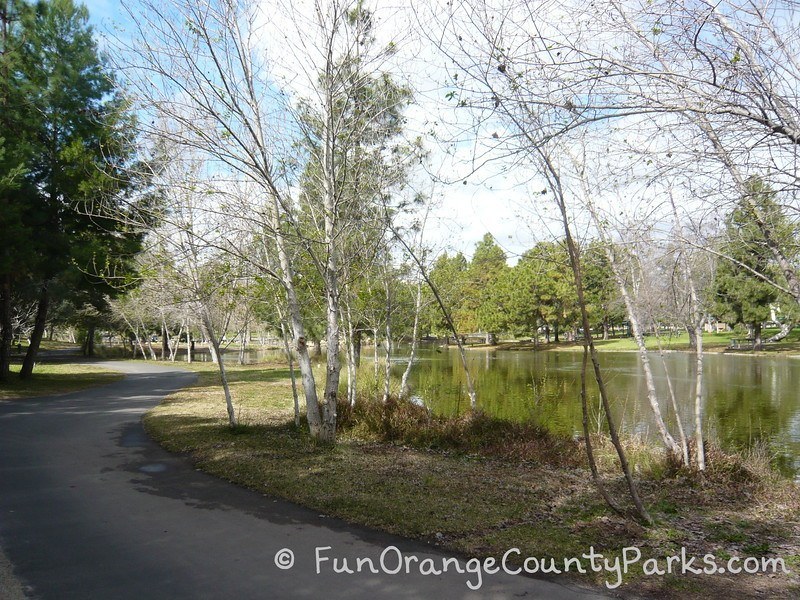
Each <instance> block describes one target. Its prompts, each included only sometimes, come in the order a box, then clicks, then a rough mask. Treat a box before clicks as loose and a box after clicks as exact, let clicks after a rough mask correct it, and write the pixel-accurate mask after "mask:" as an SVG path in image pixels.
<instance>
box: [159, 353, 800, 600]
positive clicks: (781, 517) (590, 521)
mask: <svg viewBox="0 0 800 600" xmlns="http://www.w3.org/2000/svg"><path fill="white" fill-rule="evenodd" d="M193 368H194V369H196V370H197V371H198V372H199V373H200V378H199V381H198V383H197V384H196V385H195V386H194V387H191V388H187V389H185V390H183V391H181V392H178V393H177V394H174V395H173V396H171V397H170V398H168V399H167V400H166V401H165V402H164V403H162V404H161V405H160V406H159V407H157V408H155V409H153V410H152V411H151V412H150V413H148V415H147V416H146V417H145V426H146V428H147V429H148V431H149V432H150V434H151V435H152V436H153V437H155V438H156V439H157V440H159V441H160V442H161V443H162V444H163V445H164V446H165V447H166V448H168V449H170V450H172V451H175V452H182V453H188V454H189V455H190V456H191V458H192V460H193V461H195V462H196V463H197V465H198V466H199V467H200V468H202V469H203V470H205V471H208V472H209V473H212V474H215V475H217V476H220V477H223V478H225V479H228V480H231V481H234V482H236V483H239V484H241V485H244V486H247V487H250V488H252V489H254V490H257V491H259V492H261V493H267V494H273V495H277V496H281V497H284V498H287V499H289V500H292V501H295V502H298V503H301V504H304V505H307V506H310V507H313V508H315V509H317V510H320V511H323V512H325V513H327V514H331V515H335V516H338V517H341V518H344V519H346V520H349V521H351V522H355V523H361V524H364V525H368V526H372V527H377V528H380V529H384V530H386V531H390V532H394V533H398V534H401V535H406V536H411V537H415V538H419V539H423V540H428V541H431V542H432V543H435V544H437V545H440V546H442V547H443V548H444V549H446V550H450V551H454V552H460V553H464V554H466V555H471V556H475V555H478V556H484V555H485V556H488V555H494V556H498V557H499V556H501V555H502V553H503V552H505V550H507V549H508V548H511V547H518V548H520V550H521V551H522V556H529V555H530V556H537V557H543V556H547V557H555V558H558V559H561V558H563V557H570V556H580V555H581V554H582V553H584V552H587V551H588V549H589V547H590V546H594V548H595V549H596V550H598V551H600V552H607V553H610V554H612V555H613V556H619V555H620V553H621V550H622V548H624V547H628V546H637V547H639V548H640V549H641V550H642V552H643V554H644V555H645V556H653V557H663V556H666V555H670V554H675V553H680V550H681V547H685V548H687V552H688V553H689V554H690V555H692V554H694V555H698V556H701V557H702V556H703V555H704V554H706V553H708V552H711V553H714V554H716V555H717V556H718V557H719V558H720V559H724V558H725V557H729V556H749V555H765V556H780V557H782V558H783V559H784V560H786V561H787V565H788V567H789V569H791V570H793V571H797V570H800V548H798V544H800V524H798V521H800V494H798V493H797V492H798V490H797V487H796V486H793V485H791V484H789V483H787V482H785V481H781V480H779V479H778V478H777V477H776V476H774V475H772V474H770V473H768V471H767V469H765V468H764V466H763V462H762V463H761V464H759V461H758V460H751V461H750V462H749V463H747V464H744V465H742V464H741V462H740V461H737V460H733V459H731V458H730V457H726V456H723V455H721V454H715V455H714V456H712V459H716V460H713V462H712V464H713V465H714V468H713V469H712V472H711V473H709V475H708V477H706V478H699V477H696V476H694V475H691V474H687V473H680V472H678V473H674V472H670V471H669V470H666V469H664V468H663V464H662V463H661V461H659V460H657V459H654V458H653V456H652V454H651V453H650V452H648V451H647V450H645V449H642V448H634V447H632V448H631V449H630V450H631V458H632V460H633V462H634V463H635V464H636V469H637V471H638V473H639V478H640V485H641V492H642V494H643V496H644V498H645V501H646V503H647V504H648V506H649V507H650V508H651V510H652V512H653V514H654V516H655V518H656V519H657V524H656V525H655V526H654V527H652V528H648V529H645V528H643V527H641V526H639V525H637V524H635V523H632V522H630V521H626V520H625V519H622V518H619V517H617V516H614V515H612V514H610V513H609V512H608V511H607V510H606V509H605V507H604V505H603V504H602V502H601V501H600V500H598V495H597V493H596V491H595V490H594V489H593V487H592V485H591V483H590V481H591V480H590V477H589V475H588V472H587V471H586V470H585V469H584V468H576V467H574V466H558V465H557V464H552V461H551V462H549V463H545V462H538V461H535V460H529V461H526V462H520V461H518V460H517V461H511V460H499V459H496V458H495V459H492V458H489V457H486V456H478V455H474V454H463V453H462V454H459V453H452V452H451V453H446V452H441V451H432V450H429V449H428V450H426V449H420V448H416V449H415V448H410V447H406V446H401V445H397V444H387V443H384V442H381V441H379V440H378V439H377V437H376V436H370V435H364V432H363V431H361V430H359V429H355V430H350V431H344V432H342V434H341V435H340V439H341V441H340V443H339V444H338V445H337V446H336V448H334V449H330V448H319V447H316V446H315V445H314V443H313V442H312V441H311V440H310V439H309V438H308V436H307V435H306V434H305V433H304V432H303V431H297V430H295V428H294V427H293V425H292V424H291V419H292V412H291V391H290V387H289V384H288V380H287V378H286V376H287V373H286V370H285V368H283V367H279V366H263V365H262V366H258V367H232V368H231V369H230V370H229V377H230V380H231V382H232V391H233V394H234V398H235V402H236V405H237V406H238V407H239V411H240V422H241V425H240V426H239V427H238V428H236V429H233V430H232V429H231V428H229V427H228V426H227V425H226V421H225V410H224V400H223V399H222V394H221V391H220V389H219V387H218V385H217V376H216V373H215V372H214V371H213V368H214V367H213V365H207V364H195V365H193ZM356 431H359V434H358V435H356V433H355V432H356ZM599 454H600V457H601V461H602V465H603V469H604V471H605V474H606V477H607V478H608V483H609V484H610V487H611V488H612V490H613V492H614V494H615V495H616V496H617V497H618V498H624V487H623V485H622V482H621V481H620V479H619V478H618V477H617V476H616V473H615V472H614V471H613V468H614V467H613V461H612V460H611V452H610V449H609V448H608V447H605V446H603V444H602V443H600V448H599ZM572 458H574V457H569V460H567V461H566V462H567V463H571V462H572ZM562 577H564V576H563V575H562ZM626 580H627V581H628V583H626V585H625V586H624V587H623V590H627V592H628V593H635V594H640V595H645V596H652V597H658V598H686V597H697V598H705V597H714V596H717V595H719V594H725V595H727V596H728V597H753V598H756V597H763V595H764V594H766V595H769V596H770V597H775V598H780V597H784V598H796V597H798V594H800V583H799V580H798V577H797V574H796V573H794V574H792V575H783V574H779V575H776V576H775V577H767V576H766V575H739V576H737V577H736V579H735V581H734V582H733V584H734V585H735V587H736V590H737V591H736V594H737V595H736V596H733V595H731V592H730V587H731V585H732V580H731V579H728V578H726V577H722V576H692V577H689V576H664V577H642V576H640V575H639V576H637V575H635V574H631V575H628V576H627V577H626ZM583 581H584V582H585V583H594V584H601V583H602V581H603V577H602V576H592V575H587V576H585V577H584V579H583Z"/></svg>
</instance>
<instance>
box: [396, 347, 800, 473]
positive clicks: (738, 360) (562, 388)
mask: <svg viewBox="0 0 800 600" xmlns="http://www.w3.org/2000/svg"><path fill="white" fill-rule="evenodd" d="M664 358H665V363H666V368H667V369H668V371H669V373H670V376H671V378H672V385H673V389H674V391H675V395H676V398H677V400H678V406H679V410H680V413H681V414H680V417H681V420H682V422H683V426H684V429H685V430H686V432H687V435H689V434H690V433H691V432H692V431H693V423H694V416H693V414H694V413H693V411H694V355H692V354H689V353H681V352H672V353H666V354H665V357H664ZM704 358H705V362H704V386H705V394H704V400H705V415H706V420H705V423H706V428H707V433H706V435H707V436H708V437H709V438H713V439H716V440H717V441H718V442H719V443H720V444H721V445H722V446H723V447H724V448H729V449H734V448H736V449H741V448H747V447H750V446H752V445H754V444H756V443H759V442H762V443H764V442H766V443H768V444H769V447H770V448H771V449H772V450H773V451H774V452H775V453H776V454H777V455H778V458H777V462H778V465H779V467H780V468H781V470H783V471H784V472H786V473H787V474H792V475H797V474H800V358H792V357H785V356H775V357H772V356H742V355H722V354H707V355H706V356H705V357H704ZM599 359H600V364H601V367H602V369H603V372H604V375H605V378H606V386H607V388H608V391H609V398H610V401H611V405H612V412H613V414H614V417H615V419H616V422H617V424H618V425H619V427H620V428H621V430H622V431H623V432H625V433H628V434H635V435H639V436H642V437H643V438H646V439H651V440H657V439H659V438H658V430H657V428H656V426H655V424H654V423H653V420H652V411H651V409H650V405H649V403H648V401H647V388H646V385H645V379H644V372H643V371H642V369H641V366H640V364H639V360H638V355H637V354H636V353H634V352H601V353H599ZM467 360H468V363H469V365H470V372H471V373H472V374H473V376H474V379H475V381H476V391H477V396H478V404H479V405H480V406H481V408H482V409H483V410H484V411H485V412H487V413H488V414H490V415H493V416H497V417H501V418H506V419H512V420H533V421H535V422H537V423H539V424H541V425H543V426H546V427H547V428H548V429H550V430H552V431H555V432H559V433H563V434H567V435H582V424H581V421H582V414H581V405H580V371H581V360H582V353H581V352H556V351H547V352H533V351H496V350H483V349H473V350H468V351H467ZM651 364H652V365H653V369H654V375H655V378H656V386H657V388H658V391H659V394H660V399H661V409H662V412H663V414H664V416H665V420H666V421H667V423H668V424H669V426H670V430H671V432H672V433H673V435H674V436H676V438H677V428H676V427H675V426H674V425H675V414H674V411H673V410H672V406H671V402H670V400H669V393H668V390H667V384H666V378H665V371H664V366H662V364H661V359H660V358H659V357H658V355H657V354H651ZM403 368H404V365H402V364H399V363H398V364H397V365H396V366H395V369H396V372H397V373H398V374H400V373H402V369H403ZM587 382H588V387H587V389H588V398H589V404H590V406H591V410H592V414H593V417H594V418H593V425H592V427H593V428H594V429H598V428H599V429H601V430H602V429H604V425H605V422H604V421H603V420H602V419H601V420H600V422H599V424H598V419H597V417H598V415H601V414H602V413H601V412H600V410H599V409H600V406H599V401H600V400H599V394H598V393H597V385H596V383H595V381H594V375H593V371H592V368H591V363H590V364H589V367H588V370H587ZM411 384H412V389H413V392H412V393H413V394H414V395H415V396H417V397H418V398H419V399H420V400H422V401H423V402H424V403H425V404H426V405H427V406H429V407H430V408H431V409H432V410H434V411H435V412H438V413H442V414H457V413H459V412H462V411H464V410H465V409H467V408H468V407H469V397H468V395H467V390H466V383H465V378H464V373H463V368H462V366H461V360H460V357H459V355H458V351H457V349H455V348H442V349H435V348H424V349H422V351H421V352H420V356H419V360H418V361H417V364H416V365H415V368H414V370H413V371H412V375H411Z"/></svg>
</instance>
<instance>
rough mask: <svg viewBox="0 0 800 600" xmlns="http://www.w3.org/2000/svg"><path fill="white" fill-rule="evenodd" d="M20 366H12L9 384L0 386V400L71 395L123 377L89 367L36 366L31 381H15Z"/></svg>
mask: <svg viewBox="0 0 800 600" xmlns="http://www.w3.org/2000/svg"><path fill="white" fill-rule="evenodd" d="M19 369H20V365H13V364H12V365H11V376H10V378H9V380H8V381H5V382H0V400H10V399H14V398H28V397H32V396H47V395H50V394H63V393H67V392H74V391H76V390H81V389H84V388H88V387H94V386H96V385H103V384H105V383H111V382H112V381H117V380H119V379H122V377H123V375H122V373H116V372H114V371H109V370H108V369H102V368H100V367H97V366H94V365H91V364H75V363H68V364H47V363H45V364H38V365H36V367H35V368H34V370H33V376H32V377H31V378H30V379H26V380H21V379H19V377H18V373H19Z"/></svg>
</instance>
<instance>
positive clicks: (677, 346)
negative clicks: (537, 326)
mask: <svg viewBox="0 0 800 600" xmlns="http://www.w3.org/2000/svg"><path fill="white" fill-rule="evenodd" d="M777 332H778V330H777V329H765V330H764V332H763V333H762V337H763V339H765V340H766V339H767V338H769V337H770V336H771V335H774V334H775V333H777ZM744 337H745V336H743V335H742V334H738V333H735V332H733V331H729V332H725V333H706V334H703V351H704V352H725V353H731V354H732V353H737V354H741V353H747V354H765V355H768V354H800V329H795V330H794V331H792V332H791V333H790V334H789V335H788V336H787V337H786V338H785V339H783V340H781V341H780V342H774V343H770V344H767V345H766V346H765V347H764V348H763V349H762V350H760V351H758V352H754V351H753V350H733V349H731V347H730V343H731V339H733V338H744ZM644 339H645V345H646V346H647V349H648V350H653V351H655V350H658V348H659V344H660V345H661V348H662V349H663V350H671V351H672V350H678V351H682V350H683V351H688V350H690V349H691V348H690V346H689V334H688V333H686V332H683V333H680V334H674V335H669V334H662V335H661V336H660V338H657V337H655V336H653V335H647V336H645V338H644ZM594 344H595V347H596V348H597V350H598V351H603V352H635V351H637V350H638V349H639V348H638V346H637V345H636V341H635V340H634V339H633V338H632V337H625V338H613V339H610V340H600V339H595V341H594ZM480 347H483V348H485V347H486V346H476V348H480ZM497 348H498V349H499V350H503V349H507V350H528V349H533V343H532V342H501V343H500V344H498V346H497ZM538 349H540V350H582V349H583V343H582V342H580V341H578V342H559V343H557V344H556V343H550V344H544V343H541V341H540V344H539V346H538Z"/></svg>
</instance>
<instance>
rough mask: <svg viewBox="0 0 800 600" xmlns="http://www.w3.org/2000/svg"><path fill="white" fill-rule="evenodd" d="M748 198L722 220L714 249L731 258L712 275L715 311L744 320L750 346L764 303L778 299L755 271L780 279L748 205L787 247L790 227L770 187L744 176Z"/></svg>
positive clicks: (764, 315)
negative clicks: (723, 234) (721, 236)
mask: <svg viewBox="0 0 800 600" xmlns="http://www.w3.org/2000/svg"><path fill="white" fill-rule="evenodd" d="M748 193H749V195H750V197H749V199H748V198H741V199H740V200H739V202H738V203H737V205H736V207H735V208H734V209H733V210H732V211H731V213H730V214H729V215H728V217H727V218H726V220H725V230H726V239H725V242H724V243H723V244H722V247H721V249H720V253H721V254H723V255H725V256H728V257H730V259H731V260H722V261H720V263H719V265H718V266H717V271H716V274H715V278H714V293H715V300H716V310H715V312H716V313H717V316H718V317H719V318H720V319H721V320H723V321H727V322H729V323H742V324H745V325H747V327H748V329H749V330H750V333H751V335H752V337H753V339H754V347H755V348H756V349H759V348H760V347H761V324H762V322H764V321H766V320H768V319H769V317H770V305H771V304H774V303H776V302H778V300H779V298H780V294H779V292H778V291H777V290H776V288H775V287H774V286H773V285H771V284H770V283H768V282H766V281H765V280H764V279H763V278H761V277H758V276H757V275H756V273H760V274H762V275H764V276H766V277H768V278H770V279H773V280H775V281H778V280H780V273H779V270H778V269H777V268H776V266H775V265H774V257H773V253H772V252H771V250H770V248H769V247H768V245H767V244H766V242H765V240H764V236H763V234H762V232H761V229H760V228H759V226H758V224H757V222H756V218H755V215H754V214H753V210H754V207H757V209H758V210H759V211H760V213H761V215H762V218H764V219H766V220H768V221H769V224H770V227H771V230H772V231H773V237H774V239H776V240H778V242H779V243H780V244H781V245H782V246H783V247H785V248H789V247H791V240H792V239H793V228H792V226H791V224H790V223H789V221H788V219H787V218H786V216H785V215H784V214H783V212H782V211H781V208H780V206H779V205H778V204H777V203H776V201H775V193H774V192H773V191H772V190H771V189H770V188H769V187H768V186H767V185H765V184H764V183H763V182H762V181H761V180H759V179H751V180H750V181H749V182H748Z"/></svg>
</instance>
